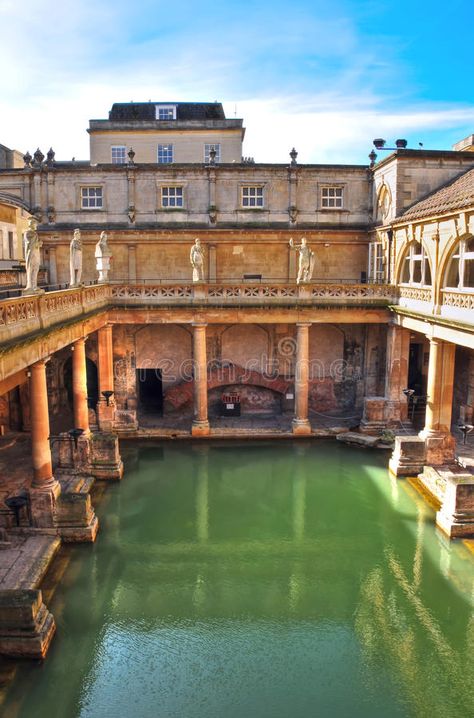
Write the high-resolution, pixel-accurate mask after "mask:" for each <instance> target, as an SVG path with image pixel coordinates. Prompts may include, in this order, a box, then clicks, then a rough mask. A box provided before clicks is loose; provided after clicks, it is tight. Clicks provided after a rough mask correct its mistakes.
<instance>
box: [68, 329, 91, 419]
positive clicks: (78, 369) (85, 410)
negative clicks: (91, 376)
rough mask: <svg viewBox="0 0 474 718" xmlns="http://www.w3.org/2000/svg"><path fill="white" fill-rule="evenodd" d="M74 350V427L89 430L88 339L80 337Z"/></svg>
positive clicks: (75, 343) (73, 346)
mask: <svg viewBox="0 0 474 718" xmlns="http://www.w3.org/2000/svg"><path fill="white" fill-rule="evenodd" d="M71 350H72V400H73V412H74V428H75V429H83V430H84V433H88V432H89V407H88V405H87V369H86V340H85V339H78V340H77V341H76V342H74V344H73V345H72V347H71Z"/></svg>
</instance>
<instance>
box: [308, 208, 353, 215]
mask: <svg viewBox="0 0 474 718" xmlns="http://www.w3.org/2000/svg"><path fill="white" fill-rule="evenodd" d="M314 211H315V212H339V213H340V214H350V213H351V210H350V209H344V207H320V208H319V209H315V210H314Z"/></svg>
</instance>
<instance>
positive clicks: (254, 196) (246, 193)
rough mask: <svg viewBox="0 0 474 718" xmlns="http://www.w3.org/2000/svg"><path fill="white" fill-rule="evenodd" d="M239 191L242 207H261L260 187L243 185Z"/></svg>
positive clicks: (261, 188)
mask: <svg viewBox="0 0 474 718" xmlns="http://www.w3.org/2000/svg"><path fill="white" fill-rule="evenodd" d="M240 191H241V203H242V207H263V200H264V197H263V187H262V185H244V186H243V187H241V188H240Z"/></svg>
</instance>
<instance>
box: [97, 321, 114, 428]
mask: <svg viewBox="0 0 474 718" xmlns="http://www.w3.org/2000/svg"><path fill="white" fill-rule="evenodd" d="M97 346H98V354H99V402H98V404H97V422H98V424H99V429H100V430H101V431H112V429H113V426H114V421H115V399H114V397H113V396H111V397H109V401H108V402H107V399H106V398H105V397H104V396H103V394H102V392H104V391H114V356H113V345H112V325H111V324H108V325H107V326H105V327H103V328H102V329H99V331H98V332H97ZM107 404H108V405H107Z"/></svg>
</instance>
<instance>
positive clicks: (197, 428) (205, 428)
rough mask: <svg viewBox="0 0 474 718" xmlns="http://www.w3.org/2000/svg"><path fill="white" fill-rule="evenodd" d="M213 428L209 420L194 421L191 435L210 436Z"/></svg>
mask: <svg viewBox="0 0 474 718" xmlns="http://www.w3.org/2000/svg"><path fill="white" fill-rule="evenodd" d="M210 432H211V428H210V426H209V422H208V421H193V423H192V426H191V436H209V434H210Z"/></svg>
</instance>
